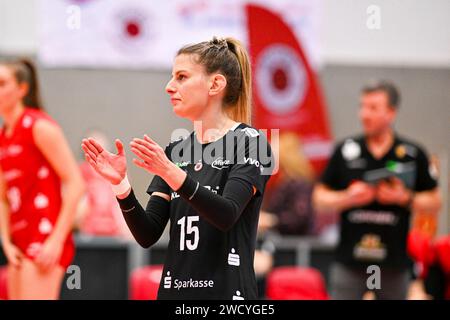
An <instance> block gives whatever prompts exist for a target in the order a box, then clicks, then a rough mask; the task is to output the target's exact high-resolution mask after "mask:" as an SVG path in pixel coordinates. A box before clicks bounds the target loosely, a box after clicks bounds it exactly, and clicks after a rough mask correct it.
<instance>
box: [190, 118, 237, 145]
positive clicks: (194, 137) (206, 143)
mask: <svg viewBox="0 0 450 320" xmlns="http://www.w3.org/2000/svg"><path fill="white" fill-rule="evenodd" d="M240 125H242V122H236V123H235V124H234V125H233V126H232V127H231V128H230V129H228V131H227V132H226V133H225V134H224V135H223V136H221V137H220V138H219V139H217V140H214V141H210V142H205V143H200V141H198V139H197V137H196V135H197V133H196V132H195V130H194V131H193V132H192V138H193V139H194V141H195V142H196V143H198V144H199V145H202V146H207V145H209V144H211V143H215V142H217V141H220V140H221V139H223V138H224V137H225V136H226V135H228V133H229V132H230V131H235V130H236V129H237V128H239V126H240Z"/></svg>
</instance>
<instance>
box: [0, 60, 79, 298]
mask: <svg viewBox="0 0 450 320" xmlns="http://www.w3.org/2000/svg"><path fill="white" fill-rule="evenodd" d="M28 106H30V107H28ZM40 106H41V104H40V103H39V100H38V91H37V83H36V76H35V72H34V67H33V65H31V63H29V62H25V61H18V62H0V116H1V117H2V119H3V122H4V125H3V128H2V129H1V131H0V168H1V172H0V203H1V205H0V227H1V229H0V230H1V232H0V234H1V237H2V246H3V250H4V252H5V255H6V257H7V259H8V293H9V297H10V298H11V299H57V298H58V297H59V291H60V287H61V282H62V280H63V277H64V273H65V270H66V268H67V267H68V266H69V265H70V263H71V261H72V259H73V256H74V252H75V250H74V249H75V248H74V243H73V239H72V235H71V229H72V224H73V219H74V214H75V208H76V205H77V203H78V201H79V199H80V197H81V195H82V193H83V182H82V178H81V175H80V173H79V171H78V168H77V164H76V161H75V159H74V157H73V155H72V153H71V151H70V149H69V147H68V144H67V142H66V140H65V138H64V135H63V133H62V130H61V129H60V127H59V126H58V125H57V124H56V123H55V121H53V120H52V119H51V118H50V117H49V116H48V115H47V114H45V113H44V112H43V111H41V110H40ZM62 186H64V189H62ZM62 191H63V192H62Z"/></svg>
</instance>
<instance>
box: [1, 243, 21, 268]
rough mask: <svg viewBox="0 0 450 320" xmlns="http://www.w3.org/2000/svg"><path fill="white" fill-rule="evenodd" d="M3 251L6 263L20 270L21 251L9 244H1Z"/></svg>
mask: <svg viewBox="0 0 450 320" xmlns="http://www.w3.org/2000/svg"><path fill="white" fill-rule="evenodd" d="M3 251H4V252H5V256H6V259H7V260H8V263H9V264H11V265H12V266H13V267H15V268H20V265H21V263H22V259H23V257H24V255H23V253H22V251H20V249H19V248H17V247H16V246H15V245H14V244H12V243H11V242H9V243H4V244H3Z"/></svg>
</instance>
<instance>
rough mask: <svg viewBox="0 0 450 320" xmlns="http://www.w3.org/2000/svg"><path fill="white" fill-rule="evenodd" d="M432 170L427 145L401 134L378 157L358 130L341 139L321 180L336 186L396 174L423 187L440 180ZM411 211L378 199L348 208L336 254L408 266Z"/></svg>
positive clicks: (358, 262) (356, 262) (357, 261)
mask: <svg viewBox="0 0 450 320" xmlns="http://www.w3.org/2000/svg"><path fill="white" fill-rule="evenodd" d="M431 171H432V170H430V167H429V163H428V157H427V155H426V153H425V151H424V150H423V149H422V148H421V147H419V146H418V145H416V144H415V143H413V142H410V141H408V140H405V139H403V138H400V137H398V136H397V135H396V136H395V138H394V143H393V145H392V147H391V149H390V150H389V151H388V152H387V153H386V154H385V155H384V156H383V157H382V158H381V159H376V158H374V157H373V156H372V155H371V153H370V152H369V150H368V149H367V145H366V142H365V137H364V136H358V137H354V138H349V139H346V140H345V141H344V142H342V143H340V144H338V145H337V147H336V149H335V151H334V153H333V155H332V157H331V159H330V161H329V163H328V166H327V168H326V169H325V171H324V173H323V176H322V178H321V182H322V183H324V184H325V185H326V186H328V187H329V188H331V189H334V190H344V189H346V188H347V187H348V186H349V185H350V184H351V183H352V181H355V180H361V181H365V182H366V183H369V184H372V185H376V184H377V183H378V182H379V181H380V180H383V179H389V178H390V177H392V176H396V177H397V178H399V179H401V180H402V181H403V183H404V184H405V186H406V187H407V188H408V189H410V190H413V191H417V192H420V191H426V190H431V189H434V188H435V187H436V186H437V181H436V179H435V178H434V177H433V174H432V173H430V172H431ZM410 213H411V212H410V209H409V208H406V207H401V206H397V205H383V204H380V203H378V202H377V201H374V202H373V203H370V204H368V205H366V206H363V207H355V208H350V209H348V210H344V211H343V212H342V214H341V219H340V240H339V244H338V248H337V251H336V260H337V261H339V262H341V263H343V264H347V265H353V266H361V267H365V266H367V265H370V264H377V265H384V266H391V267H396V268H405V267H407V266H408V263H409V260H408V256H407V251H406V240H407V235H408V231H409V224H410Z"/></svg>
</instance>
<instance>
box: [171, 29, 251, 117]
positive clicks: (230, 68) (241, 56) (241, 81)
mask: <svg viewBox="0 0 450 320" xmlns="http://www.w3.org/2000/svg"><path fill="white" fill-rule="evenodd" d="M180 54H189V55H196V60H195V61H196V62H197V63H199V64H201V65H203V66H204V67H205V70H206V73H207V74H211V73H213V72H220V73H222V74H223V75H224V76H225V78H226V79H227V87H226V93H225V96H224V99H223V102H224V106H225V107H226V111H227V113H228V115H229V117H230V118H231V119H233V120H234V121H237V122H244V123H247V124H249V125H250V124H251V109H252V101H251V100H252V75H251V66H250V59H249V56H248V53H247V50H246V49H245V48H244V46H243V45H242V43H241V42H240V41H239V40H237V39H234V38H230V37H228V38H224V39H219V38H217V37H214V38H213V39H212V40H210V41H203V42H200V43H196V44H191V45H187V46H184V47H182V48H181V49H180V50H178V52H177V55H180Z"/></svg>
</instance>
